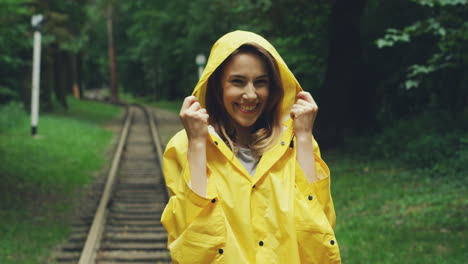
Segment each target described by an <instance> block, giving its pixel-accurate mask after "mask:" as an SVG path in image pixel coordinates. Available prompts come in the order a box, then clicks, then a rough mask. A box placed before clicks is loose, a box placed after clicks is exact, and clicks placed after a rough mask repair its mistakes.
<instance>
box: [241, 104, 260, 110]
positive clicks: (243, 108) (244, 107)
mask: <svg viewBox="0 0 468 264" xmlns="http://www.w3.org/2000/svg"><path fill="white" fill-rule="evenodd" d="M239 107H240V108H241V109H242V110H245V111H252V110H254V109H255V108H256V107H257V105H250V106H247V105H239Z"/></svg>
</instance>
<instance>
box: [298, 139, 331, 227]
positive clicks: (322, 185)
mask: <svg viewBox="0 0 468 264" xmlns="http://www.w3.org/2000/svg"><path fill="white" fill-rule="evenodd" d="M312 142H313V144H314V161H315V169H316V170H317V176H318V178H319V180H317V181H315V182H312V183H309V182H308V181H307V178H306V176H305V175H304V172H303V171H302V169H301V168H300V166H299V163H298V162H297V161H296V162H297V164H296V175H297V176H299V177H296V182H297V184H298V185H299V188H300V190H301V191H302V192H303V194H304V195H306V196H309V195H313V196H314V197H315V198H317V199H318V201H319V202H320V205H321V206H322V209H323V212H324V213H325V216H326V217H327V219H328V221H329V223H330V225H331V226H332V227H333V228H335V225H336V215H335V208H334V206H333V200H332V197H331V191H330V170H329V169H328V166H327V164H326V163H325V162H324V161H323V160H322V157H321V155H320V148H319V146H318V144H317V141H315V139H314V138H312Z"/></svg>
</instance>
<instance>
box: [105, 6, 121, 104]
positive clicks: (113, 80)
mask: <svg viewBox="0 0 468 264" xmlns="http://www.w3.org/2000/svg"><path fill="white" fill-rule="evenodd" d="M112 23H113V22H112V3H111V2H109V3H108V5H107V42H108V45H109V74H110V86H111V94H112V101H113V102H117V101H119V91H118V85H117V64H116V62H115V46H114V34H113V27H112Z"/></svg>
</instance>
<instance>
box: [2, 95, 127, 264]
mask: <svg viewBox="0 0 468 264" xmlns="http://www.w3.org/2000/svg"><path fill="white" fill-rule="evenodd" d="M68 102H69V110H67V111H65V110H59V111H57V112H56V113H47V114H41V116H40V119H39V129H38V131H39V137H37V138H33V137H31V135H30V125H29V123H30V117H29V115H28V114H27V113H26V112H24V111H22V109H21V108H20V107H19V105H17V104H16V105H14V104H11V105H8V106H2V107H1V109H0V181H1V184H0V263H2V264H6V263H44V262H45V259H46V258H47V257H48V254H49V253H50V251H51V249H52V248H53V247H54V245H56V244H57V243H58V242H60V241H61V240H62V239H64V238H65V237H66V236H67V235H68V233H69V232H70V229H69V227H68V225H67V220H68V219H69V218H67V217H68V215H69V214H70V209H71V205H72V204H73V201H75V198H76V196H77V195H78V194H79V193H78V190H79V187H82V186H84V185H86V184H89V183H90V182H91V181H92V180H93V173H94V172H96V171H98V170H99V169H101V168H102V166H103V164H104V163H105V157H106V155H105V151H106V148H107V147H108V146H109V143H110V142H111V139H112V132H110V131H107V130H105V129H103V125H104V124H105V123H106V122H108V121H110V120H112V118H114V117H116V116H117V115H118V114H119V113H120V111H121V110H120V109H119V108H118V107H116V106H110V105H105V104H100V103H95V102H83V101H77V100H74V99H72V98H69V100H68Z"/></svg>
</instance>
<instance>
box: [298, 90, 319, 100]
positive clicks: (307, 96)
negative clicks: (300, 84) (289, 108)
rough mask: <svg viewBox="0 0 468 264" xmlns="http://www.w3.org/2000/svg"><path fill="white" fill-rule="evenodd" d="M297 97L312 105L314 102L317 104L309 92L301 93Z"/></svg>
mask: <svg viewBox="0 0 468 264" xmlns="http://www.w3.org/2000/svg"><path fill="white" fill-rule="evenodd" d="M296 97H297V98H298V99H303V100H305V101H307V102H311V103H312V102H314V103H315V101H314V98H312V95H311V94H310V93H309V92H306V91H301V92H299V93H298V94H297V96H296Z"/></svg>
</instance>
